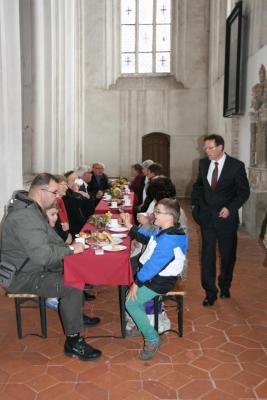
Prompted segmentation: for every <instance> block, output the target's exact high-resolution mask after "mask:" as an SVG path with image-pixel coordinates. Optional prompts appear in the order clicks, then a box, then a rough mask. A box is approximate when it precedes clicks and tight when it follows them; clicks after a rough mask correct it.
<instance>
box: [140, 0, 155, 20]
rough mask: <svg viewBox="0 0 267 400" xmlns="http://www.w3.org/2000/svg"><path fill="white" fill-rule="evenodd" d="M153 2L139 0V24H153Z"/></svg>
mask: <svg viewBox="0 0 267 400" xmlns="http://www.w3.org/2000/svg"><path fill="white" fill-rule="evenodd" d="M153 3H154V2H153V0H139V3H138V13H139V15H138V16H139V24H152V23H153Z"/></svg>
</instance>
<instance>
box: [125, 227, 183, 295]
mask: <svg viewBox="0 0 267 400" xmlns="http://www.w3.org/2000/svg"><path fill="white" fill-rule="evenodd" d="M129 236H130V237H131V238H133V239H136V240H138V241H139V242H142V243H147V247H146V250H145V251H144V253H143V254H142V256H141V257H140V259H139V262H140V263H141V268H140V270H139V272H137V274H136V276H135V283H136V284H137V285H138V286H139V287H140V286H143V285H145V286H146V287H148V288H149V289H151V290H154V291H155V292H157V293H161V294H164V293H167V292H169V291H170V290H172V289H173V288H174V287H175V284H176V281H177V277H178V275H179V274H181V272H182V270H183V267H184V262H185V257H186V252H187V248H188V235H186V234H185V233H184V231H183V230H182V229H181V228H179V227H171V228H168V229H161V230H156V231H153V232H147V231H145V230H144V229H142V228H140V229H138V228H137V227H136V226H133V227H132V228H131V230H130V231H129Z"/></svg>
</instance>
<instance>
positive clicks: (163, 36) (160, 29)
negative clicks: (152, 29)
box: [156, 25, 171, 51]
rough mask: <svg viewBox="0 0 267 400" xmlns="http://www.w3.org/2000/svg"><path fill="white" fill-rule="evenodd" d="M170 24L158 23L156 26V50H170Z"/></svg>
mask: <svg viewBox="0 0 267 400" xmlns="http://www.w3.org/2000/svg"><path fill="white" fill-rule="evenodd" d="M170 31H171V26H170V25H157V27H156V51H170V49H171V40H170Z"/></svg>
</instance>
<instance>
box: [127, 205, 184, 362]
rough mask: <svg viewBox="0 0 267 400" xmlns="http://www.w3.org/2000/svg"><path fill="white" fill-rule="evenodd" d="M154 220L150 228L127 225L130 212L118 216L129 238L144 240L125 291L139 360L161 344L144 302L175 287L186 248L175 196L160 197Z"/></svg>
mask: <svg viewBox="0 0 267 400" xmlns="http://www.w3.org/2000/svg"><path fill="white" fill-rule="evenodd" d="M154 215H155V222H154V224H155V225H156V226H157V227H158V228H157V229H156V230H155V231H153V232H147V231H146V230H144V229H142V228H140V229H138V228H137V227H136V226H133V225H131V222H130V215H129V214H123V215H122V219H123V220H124V223H125V225H126V226H127V227H129V228H131V229H130V231H129V235H130V237H131V238H133V239H136V240H138V241H140V242H141V243H144V244H147V247H146V250H145V252H144V253H143V254H142V256H141V257H140V259H139V262H140V264H141V267H140V270H139V271H138V272H137V274H136V276H135V282H134V283H133V284H132V285H131V287H130V289H129V293H128V295H127V301H126V309H127V311H128V313H129V314H130V316H131V317H132V319H133V320H134V321H135V323H136V325H137V327H138V329H139V331H140V332H141V333H142V335H143V336H144V341H145V342H144V349H143V351H142V352H141V354H140V358H141V360H148V359H150V358H152V357H153V356H154V354H155V353H156V352H157V351H158V349H159V347H160V345H161V339H160V337H159V335H158V333H157V332H156V331H155V329H154V328H153V327H152V326H151V325H150V322H149V320H148V318H147V315H146V312H145V308H144V304H145V303H146V302H147V301H149V300H151V299H153V298H154V297H156V296H158V295H159V294H165V293H167V292H169V291H170V290H172V289H173V288H174V287H175V284H176V281H177V276H178V275H179V274H180V273H181V272H182V270H183V266H184V262H185V255H186V252H187V242H188V236H187V235H186V234H185V233H184V231H183V230H182V229H181V228H180V227H179V223H178V221H179V217H180V206H179V203H178V201H177V200H176V199H166V198H165V199H162V200H160V201H159V202H158V203H157V205H156V207H155V209H154Z"/></svg>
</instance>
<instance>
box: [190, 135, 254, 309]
mask: <svg viewBox="0 0 267 400" xmlns="http://www.w3.org/2000/svg"><path fill="white" fill-rule="evenodd" d="M204 151H205V153H206V155H207V158H204V159H201V160H200V162H199V174H198V177H197V180H196V182H195V183H194V185H193V191H192V214H193V217H194V219H195V221H196V222H197V223H198V224H199V225H200V229H201V236H202V255H201V284H202V287H203V289H204V290H205V291H206V297H205V299H204V301H203V306H212V305H213V304H214V302H215V301H216V300H217V293H218V289H217V287H216V243H217V242H218V248H219V252H220V256H221V271H220V275H219V278H218V285H219V288H220V297H221V298H229V297H230V287H231V282H232V277H233V269H234V265H235V261H236V248H237V229H238V224H239V217H238V210H239V208H240V207H242V205H243V204H244V203H245V202H246V201H247V199H248V198H249V194H250V189H249V183H248V179H247V175H246V171H245V166H244V163H242V162H241V161H239V160H237V159H235V158H232V157H230V156H228V155H227V154H226V153H225V152H224V140H223V138H222V137H221V136H219V135H209V136H206V137H205V138H204Z"/></svg>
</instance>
